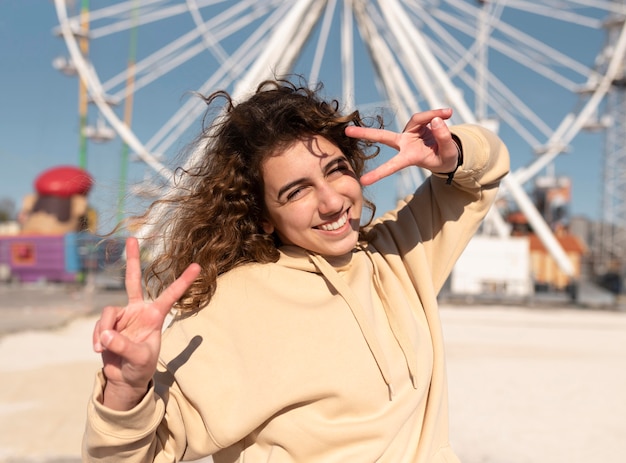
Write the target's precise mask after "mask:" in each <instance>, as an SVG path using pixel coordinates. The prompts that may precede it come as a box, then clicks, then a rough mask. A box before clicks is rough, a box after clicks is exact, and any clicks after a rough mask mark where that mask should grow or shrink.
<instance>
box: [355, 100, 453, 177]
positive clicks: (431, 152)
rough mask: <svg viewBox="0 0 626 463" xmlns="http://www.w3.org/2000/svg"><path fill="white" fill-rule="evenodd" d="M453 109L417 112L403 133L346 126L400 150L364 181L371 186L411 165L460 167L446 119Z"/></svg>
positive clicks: (433, 169)
mask: <svg viewBox="0 0 626 463" xmlns="http://www.w3.org/2000/svg"><path fill="white" fill-rule="evenodd" d="M451 116H452V109H450V108H446V109H434V110H431V111H424V112H421V113H416V114H414V115H413V117H411V120H410V121H409V122H408V124H407V125H406V127H405V128H404V130H403V131H402V132H401V133H397V132H393V131H390V130H384V129H372V128H367V127H356V126H349V127H346V135H347V136H349V137H353V138H364V139H366V140H370V141H373V142H377V143H382V144H384V145H387V146H389V147H391V148H394V149H396V150H398V154H396V155H395V156H394V157H393V158H391V159H390V160H389V161H387V162H385V163H383V164H381V165H380V166H378V167H377V168H375V169H374V170H372V171H370V172H367V173H366V174H364V175H363V176H362V177H361V184H363V185H371V184H372V183H375V182H377V181H379V180H380V179H382V178H385V177H388V176H389V175H391V174H394V173H396V172H398V171H399V170H401V169H404V168H405V167H409V166H417V167H422V168H424V169H428V170H430V171H431V172H451V171H453V170H454V169H455V168H456V166H457V161H458V151H457V146H456V143H455V142H454V140H453V139H452V134H451V133H450V129H449V128H448V126H447V125H446V123H445V122H444V119H449V118H450V117H451Z"/></svg>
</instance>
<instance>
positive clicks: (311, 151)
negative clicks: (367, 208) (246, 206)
mask: <svg viewBox="0 0 626 463" xmlns="http://www.w3.org/2000/svg"><path fill="white" fill-rule="evenodd" d="M262 171H263V182H264V185H265V193H264V195H265V196H264V198H265V207H266V210H267V217H266V220H265V221H264V222H263V224H262V225H263V230H264V231H265V232H266V233H274V232H276V234H277V235H278V237H279V238H280V240H281V241H282V242H283V243H284V244H292V245H296V246H300V247H302V248H304V249H308V250H309V251H313V252H316V253H319V254H322V255H328V256H339V255H342V254H345V253H347V252H350V251H351V250H352V249H353V248H354V246H355V245H356V243H357V240H358V237H359V222H360V218H361V209H362V207H363V193H362V191H361V185H360V184H359V181H358V179H357V178H356V175H355V173H354V171H353V169H352V167H351V166H350V163H349V162H348V160H347V159H346V157H345V156H344V155H343V153H342V152H341V151H340V150H339V148H338V147H337V146H335V145H334V144H333V143H331V142H330V141H328V140H327V139H326V138H323V137H320V136H315V137H311V138H309V139H305V140H303V141H297V142H296V143H294V144H293V145H291V146H290V147H289V148H287V149H286V150H285V151H283V152H282V153H280V154H278V155H275V156H271V157H269V158H268V159H266V160H265V162H264V163H263V168H262Z"/></svg>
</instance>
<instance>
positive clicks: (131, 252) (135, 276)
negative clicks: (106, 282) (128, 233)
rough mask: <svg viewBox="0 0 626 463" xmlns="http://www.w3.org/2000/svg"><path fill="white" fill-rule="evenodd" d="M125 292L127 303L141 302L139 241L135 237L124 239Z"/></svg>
mask: <svg viewBox="0 0 626 463" xmlns="http://www.w3.org/2000/svg"><path fill="white" fill-rule="evenodd" d="M125 283H126V294H127V295H128V303H129V304H132V303H134V302H143V287H142V285H141V260H140V257H139V242H138V241H137V238H133V237H130V238H128V239H127V240H126V280H125Z"/></svg>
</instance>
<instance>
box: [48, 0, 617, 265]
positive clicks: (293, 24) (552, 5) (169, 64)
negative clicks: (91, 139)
mask: <svg viewBox="0 0 626 463" xmlns="http://www.w3.org/2000/svg"><path fill="white" fill-rule="evenodd" d="M68 3H70V2H69V0H55V6H56V10H57V15H58V19H59V25H60V27H59V29H60V31H61V33H62V35H63V38H64V40H65V43H66V45H67V49H68V51H69V54H70V62H71V64H72V65H73V66H74V67H75V69H76V70H77V71H78V73H79V75H80V77H81V80H82V82H83V83H84V85H85V90H86V92H87V93H88V95H89V98H90V100H92V101H93V102H94V103H95V106H94V107H93V108H92V109H90V111H95V112H97V113H98V117H99V120H100V121H105V123H106V127H111V128H112V129H113V130H114V131H115V133H116V134H117V135H119V136H120V137H121V138H122V140H123V141H124V143H126V144H127V145H128V146H129V147H130V150H132V151H133V152H134V153H135V154H136V156H137V157H138V158H139V159H140V160H141V161H142V162H141V163H139V164H138V165H137V166H135V168H136V169H140V168H141V169H145V168H146V167H147V168H148V169H150V170H151V171H153V172H156V173H158V174H159V175H160V176H161V177H162V178H163V179H164V181H165V182H169V181H170V178H171V170H170V168H171V166H169V165H168V160H170V159H172V157H173V156H175V155H176V154H177V151H178V150H179V149H180V146H181V143H185V142H187V141H189V140H190V139H191V136H192V135H195V133H196V132H197V131H198V128H199V122H198V121H199V119H200V118H201V117H202V115H203V114H204V111H205V109H206V107H205V105H204V103H202V102H201V101H200V99H198V98H188V99H184V98H182V97H183V95H184V93H185V92H186V91H189V90H193V91H197V92H199V93H201V94H208V93H211V92H212V91H215V90H218V89H225V90H228V91H230V92H231V93H232V94H233V95H234V96H235V98H237V97H241V96H243V95H245V94H246V93H248V92H250V91H251V90H252V89H254V88H255V87H256V85H257V84H258V83H259V82H260V81H262V80H264V79H267V78H272V77H274V76H282V75H286V74H298V75H302V76H304V77H305V78H306V79H307V81H308V82H310V83H315V82H318V81H319V82H323V83H324V86H325V91H326V93H327V94H329V95H331V96H336V97H337V98H339V99H340V100H341V101H342V102H343V103H344V104H345V106H346V108H347V109H350V108H352V107H357V108H359V109H360V110H361V111H363V112H365V113H366V114H367V110H368V109H371V110H372V112H380V111H383V112H384V113H385V114H387V115H388V117H385V120H386V121H389V120H390V121H392V122H393V123H395V124H397V125H398V128H401V126H402V125H403V124H404V122H405V121H406V120H408V118H409V116H410V114H412V113H414V112H416V111H420V110H424V109H428V108H434V107H452V108H453V109H454V116H453V120H452V122H453V123H460V122H469V123H478V124H483V125H487V126H489V127H490V128H492V129H494V130H495V131H497V132H498V133H499V135H500V137H501V138H503V140H504V141H505V143H506V144H507V145H508V146H509V147H510V149H511V150H512V152H513V155H514V156H516V159H526V162H524V163H523V165H522V166H521V167H519V168H517V169H516V170H514V171H513V172H512V173H511V174H510V175H509V176H507V177H506V179H505V181H504V184H503V190H504V191H505V192H506V194H508V195H510V196H511V197H513V198H514V200H515V202H516V203H517V204H518V206H519V208H520V210H521V211H522V212H523V213H524V215H525V216H526V217H527V218H528V221H529V222H530V223H531V225H532V226H533V229H534V230H535V231H536V232H537V233H538V235H539V236H540V237H541V239H542V241H543V242H544V244H545V245H546V247H547V248H548V250H549V251H550V252H551V253H552V254H553V256H554V257H555V259H556V260H557V263H558V264H559V266H561V268H562V269H564V270H566V273H567V272H569V271H571V268H570V264H569V260H568V259H567V257H566V256H565V254H564V253H563V251H562V249H560V246H559V245H558V244H557V243H556V241H555V239H554V237H553V236H552V234H551V232H550V230H549V229H548V227H547V225H546V224H545V222H544V221H543V219H542V218H541V216H540V214H539V213H538V212H537V210H536V209H535V207H534V206H533V204H532V201H531V200H530V199H529V198H528V196H527V193H526V192H525V190H524V188H523V185H524V184H525V183H527V182H529V181H530V180H532V179H533V178H534V177H535V176H537V175H538V174H539V173H540V172H541V171H542V170H544V169H545V168H546V167H547V166H549V165H550V164H551V163H553V162H554V161H555V159H556V158H557V157H558V156H559V154H561V153H563V152H565V151H566V150H567V149H568V147H569V145H570V144H571V142H572V141H573V140H574V138H575V137H577V135H578V134H579V133H580V132H581V130H582V129H583V128H584V127H585V126H588V125H590V124H592V123H594V122H597V120H596V119H597V115H598V114H599V109H600V108H601V105H602V102H603V99H604V97H605V95H606V94H607V93H608V92H609V91H610V89H611V85H612V83H613V82H614V81H615V80H616V79H617V78H619V77H620V73H623V70H624V69H623V56H624V54H625V50H626V27H625V23H624V18H625V17H626V5H625V4H624V1H623V0H620V1H611V0H569V1H568V0H238V1H233V0H230V1H224V0H222V1H220V0H128V1H114V0H106V1H103V0H91V1H89V0H82V5H81V8H80V11H71V10H72V8H71V7H68ZM71 3H72V5H73V4H74V3H75V2H71ZM75 6H78V5H75ZM607 24H613V25H614V26H613V32H614V33H613V34H612V37H613V41H612V43H610V44H607V43H606V37H607V27H608V26H607ZM615 25H616V26H615ZM616 30H617V33H615V31H616ZM600 56H602V57H603V59H602V60H601V63H600V62H599V60H598V57H600ZM129 106H130V107H134V111H133V112H134V116H133V121H132V124H131V121H130V118H129V117H128V113H129V109H128V108H129ZM142 118H143V120H142ZM100 125H101V126H102V127H101V128H102V129H105V128H106V127H104V125H102V122H101V123H100ZM189 162H193V158H192V159H191V160H190V161H189ZM421 175H422V174H421V173H420V172H419V171H417V170H415V171H407V172H403V173H402V175H399V176H398V178H397V181H396V182H395V185H397V188H398V194H399V195H401V194H404V193H406V192H409V191H411V190H412V188H413V187H414V185H415V184H416V183H417V182H420V181H421ZM132 181H133V180H129V182H132ZM135 181H136V182H139V181H140V179H139V174H137V177H136V178H135ZM488 220H489V222H490V223H491V224H492V225H493V228H494V229H495V230H496V232H497V233H500V234H506V232H507V231H506V230H505V227H504V224H503V221H502V219H501V218H499V217H498V214H497V213H491V214H490V216H489V218H488Z"/></svg>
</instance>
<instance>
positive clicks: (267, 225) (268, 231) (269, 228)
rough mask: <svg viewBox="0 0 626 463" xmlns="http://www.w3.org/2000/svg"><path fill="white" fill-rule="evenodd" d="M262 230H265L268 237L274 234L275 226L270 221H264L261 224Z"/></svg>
mask: <svg viewBox="0 0 626 463" xmlns="http://www.w3.org/2000/svg"><path fill="white" fill-rule="evenodd" d="M261 228H263V231H264V232H265V233H266V234H268V235H271V234H272V233H274V225H273V224H272V223H271V222H270V221H269V220H263V221H262V222H261Z"/></svg>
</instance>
